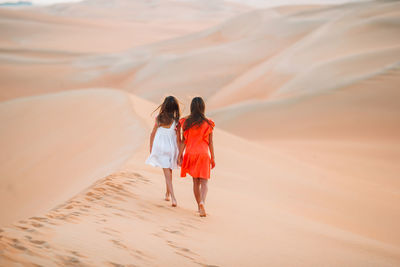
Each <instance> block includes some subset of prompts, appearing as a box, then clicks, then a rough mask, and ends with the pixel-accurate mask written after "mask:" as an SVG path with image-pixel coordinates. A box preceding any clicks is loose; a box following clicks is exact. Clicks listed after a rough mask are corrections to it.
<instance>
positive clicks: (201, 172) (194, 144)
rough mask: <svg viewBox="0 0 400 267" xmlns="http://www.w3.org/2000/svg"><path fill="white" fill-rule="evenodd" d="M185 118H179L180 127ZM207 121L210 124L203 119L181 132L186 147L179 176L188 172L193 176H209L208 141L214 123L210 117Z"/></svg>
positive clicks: (207, 177)
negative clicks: (198, 123)
mask: <svg viewBox="0 0 400 267" xmlns="http://www.w3.org/2000/svg"><path fill="white" fill-rule="evenodd" d="M185 120H186V118H183V119H180V120H179V123H180V125H181V127H182V129H183V125H184V123H185ZM209 122H210V124H208V123H207V122H206V121H203V122H202V123H201V124H200V125H199V126H198V125H195V126H193V127H191V128H190V129H188V130H186V131H184V132H183V136H184V138H185V144H186V148H185V153H184V154H183V160H182V166H181V177H186V174H187V173H188V174H189V175H190V176H192V177H194V178H204V179H209V178H210V169H211V159H210V155H209V153H208V151H209V148H208V143H209V135H210V133H212V131H213V129H214V126H215V123H214V122H213V121H212V120H210V119H209Z"/></svg>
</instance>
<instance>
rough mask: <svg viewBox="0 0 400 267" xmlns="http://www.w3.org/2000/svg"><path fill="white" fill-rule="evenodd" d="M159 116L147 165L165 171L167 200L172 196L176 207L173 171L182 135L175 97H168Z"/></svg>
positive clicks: (153, 132)
mask: <svg viewBox="0 0 400 267" xmlns="http://www.w3.org/2000/svg"><path fill="white" fill-rule="evenodd" d="M158 109H159V114H158V115H157V117H156V122H155V124H154V127H153V131H152V132H151V135H150V156H149V157H148V158H147V160H146V163H147V164H149V165H151V166H154V167H160V168H162V169H163V172H164V176H165V184H166V189H167V192H166V193H165V200H166V201H169V197H170V196H171V201H172V206H173V207H176V205H177V203H176V198H175V195H174V189H173V186H172V169H177V168H178V154H179V149H178V148H179V146H180V142H181V140H180V135H179V134H177V125H178V123H179V117H180V111H179V104H178V101H177V100H176V98H175V97H173V96H168V97H166V98H165V99H164V102H163V103H162V104H161V105H160V106H159V107H158V108H157V109H156V110H158Z"/></svg>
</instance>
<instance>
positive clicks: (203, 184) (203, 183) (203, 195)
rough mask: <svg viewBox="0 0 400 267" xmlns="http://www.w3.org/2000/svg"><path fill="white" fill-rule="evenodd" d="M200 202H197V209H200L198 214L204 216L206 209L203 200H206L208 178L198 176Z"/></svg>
mask: <svg viewBox="0 0 400 267" xmlns="http://www.w3.org/2000/svg"><path fill="white" fill-rule="evenodd" d="M199 180H200V185H201V187H200V203H199V210H200V216H201V217H205V216H206V210H205V207H204V205H205V202H206V197H207V192H208V179H202V178H200V179H199Z"/></svg>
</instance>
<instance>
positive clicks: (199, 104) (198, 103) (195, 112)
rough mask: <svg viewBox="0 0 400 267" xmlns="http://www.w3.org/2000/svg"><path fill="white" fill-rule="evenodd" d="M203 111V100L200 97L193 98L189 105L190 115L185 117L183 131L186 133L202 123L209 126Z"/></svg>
mask: <svg viewBox="0 0 400 267" xmlns="http://www.w3.org/2000/svg"><path fill="white" fill-rule="evenodd" d="M204 111H205V104H204V100H203V98H201V97H195V98H193V99H192V103H191V104H190V115H189V116H188V117H187V119H186V121H185V123H184V125H183V130H184V131H186V130H188V129H190V128H192V127H193V126H196V125H197V126H200V125H201V124H202V123H203V121H206V122H207V123H208V124H210V122H209V121H208V119H207V118H206V116H205V115H204ZM210 125H211V124H210Z"/></svg>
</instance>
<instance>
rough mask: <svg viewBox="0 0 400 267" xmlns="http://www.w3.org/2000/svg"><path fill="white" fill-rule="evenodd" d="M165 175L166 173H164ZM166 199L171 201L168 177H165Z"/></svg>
mask: <svg viewBox="0 0 400 267" xmlns="http://www.w3.org/2000/svg"><path fill="white" fill-rule="evenodd" d="M164 175H165V174H164ZM165 189H166V190H165V201H169V195H170V193H169V189H168V183H167V178H165Z"/></svg>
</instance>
